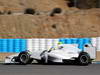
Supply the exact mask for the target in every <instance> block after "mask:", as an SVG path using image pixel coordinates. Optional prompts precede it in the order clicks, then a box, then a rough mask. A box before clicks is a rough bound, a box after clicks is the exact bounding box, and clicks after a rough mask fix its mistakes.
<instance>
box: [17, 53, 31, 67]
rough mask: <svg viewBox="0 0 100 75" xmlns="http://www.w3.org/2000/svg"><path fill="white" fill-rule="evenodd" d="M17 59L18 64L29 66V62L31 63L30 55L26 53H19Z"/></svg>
mask: <svg viewBox="0 0 100 75" xmlns="http://www.w3.org/2000/svg"><path fill="white" fill-rule="evenodd" d="M18 58H19V62H20V64H24V65H26V64H29V63H30V62H32V60H31V58H30V55H29V54H28V53H27V52H22V53H20V54H19V56H18Z"/></svg>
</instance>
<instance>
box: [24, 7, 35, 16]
mask: <svg viewBox="0 0 100 75" xmlns="http://www.w3.org/2000/svg"><path fill="white" fill-rule="evenodd" d="M24 14H32V15H33V14H35V10H34V9H32V8H27V9H26V10H25V12H24Z"/></svg>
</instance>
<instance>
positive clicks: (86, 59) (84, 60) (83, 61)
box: [77, 52, 91, 66]
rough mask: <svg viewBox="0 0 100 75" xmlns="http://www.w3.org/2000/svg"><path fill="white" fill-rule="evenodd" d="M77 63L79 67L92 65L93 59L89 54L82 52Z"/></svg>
mask: <svg viewBox="0 0 100 75" xmlns="http://www.w3.org/2000/svg"><path fill="white" fill-rule="evenodd" d="M77 62H78V64H79V65H82V66H86V65H89V64H90V63H91V59H90V56H89V54H88V53H85V52H82V53H80V55H79V57H78V59H77Z"/></svg>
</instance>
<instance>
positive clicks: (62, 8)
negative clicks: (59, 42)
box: [0, 0, 100, 38]
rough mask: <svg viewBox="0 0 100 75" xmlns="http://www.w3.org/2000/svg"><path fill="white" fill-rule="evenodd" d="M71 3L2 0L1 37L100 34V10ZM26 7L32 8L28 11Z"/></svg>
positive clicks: (85, 35) (51, 36)
mask: <svg viewBox="0 0 100 75" xmlns="http://www.w3.org/2000/svg"><path fill="white" fill-rule="evenodd" d="M70 3H71V1H68V0H10V1H9V0H0V38H58V37H95V36H100V32H99V29H100V13H99V12H100V9H99V8H92V9H87V10H84V9H79V8H75V7H73V4H72V6H69V4H70ZM80 3H81V2H80ZM27 8H31V9H32V10H28V12H27V13H26V11H25V10H26V9H27ZM55 8H58V9H57V10H54V9H55ZM33 11H34V13H33Z"/></svg>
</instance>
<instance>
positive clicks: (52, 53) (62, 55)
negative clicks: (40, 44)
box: [5, 44, 95, 65]
mask: <svg viewBox="0 0 100 75" xmlns="http://www.w3.org/2000/svg"><path fill="white" fill-rule="evenodd" d="M84 49H85V50H84V51H82V50H80V49H79V48H78V47H77V46H76V45H72V44H61V45H59V46H58V48H56V49H55V48H53V47H52V48H51V49H50V50H44V51H33V52H30V51H23V52H21V53H18V54H16V55H12V56H8V57H6V58H5V63H20V64H30V63H32V61H33V60H36V61H37V62H38V63H49V62H56V63H65V62H67V61H68V60H73V61H76V63H78V64H79V65H88V64H90V63H91V62H92V59H94V58H95V52H93V51H95V48H94V47H93V46H92V45H90V44H86V45H84ZM91 51H92V52H93V54H91Z"/></svg>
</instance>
